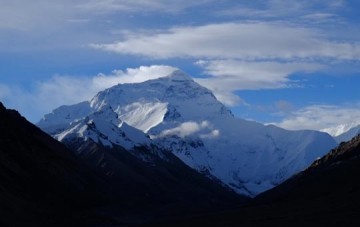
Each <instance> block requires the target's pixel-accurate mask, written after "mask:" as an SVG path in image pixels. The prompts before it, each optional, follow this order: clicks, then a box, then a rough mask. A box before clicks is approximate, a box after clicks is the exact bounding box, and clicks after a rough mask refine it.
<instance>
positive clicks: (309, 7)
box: [217, 0, 345, 20]
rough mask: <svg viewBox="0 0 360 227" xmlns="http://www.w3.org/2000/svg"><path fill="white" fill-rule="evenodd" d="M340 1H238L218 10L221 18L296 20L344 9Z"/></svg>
mask: <svg viewBox="0 0 360 227" xmlns="http://www.w3.org/2000/svg"><path fill="white" fill-rule="evenodd" d="M344 5H345V4H344V1H342V0H313V1H307V0H267V1H242V2H241V1H239V2H238V4H237V5H235V6H233V7H231V8H227V9H223V10H220V11H219V12H218V13H217V14H218V15H221V16H239V17H242V18H244V17H245V18H253V19H257V20H258V19H260V18H265V19H274V18H296V17H299V16H302V15H305V14H308V13H310V12H316V11H320V12H328V11H334V10H337V9H341V8H343V7H344Z"/></svg>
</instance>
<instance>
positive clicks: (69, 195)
mask: <svg viewBox="0 0 360 227" xmlns="http://www.w3.org/2000/svg"><path fill="white" fill-rule="evenodd" d="M0 126H1V127H0V226H29V225H30V226H54V225H58V226H69V225H71V226H79V225H80V226H89V225H91V226H93V225H95V226H97V225H98V226H108V225H112V224H113V225H120V224H137V223H144V222H147V221H150V220H159V219H161V218H163V217H164V216H166V217H168V216H181V215H191V214H196V213H201V212H209V211H213V210H218V209H222V208H226V207H229V205H231V204H232V203H241V202H244V201H245V200H246V198H242V197H240V196H238V195H237V194H235V193H234V192H232V191H229V190H228V189H227V188H225V187H223V186H221V185H220V184H217V183H215V182H213V181H211V180H210V179H208V178H206V177H205V176H203V175H201V174H199V173H198V172H196V171H195V170H193V169H191V168H190V167H188V166H186V165H185V164H184V163H183V162H182V161H180V160H179V159H178V158H176V156H174V155H173V154H172V153H171V152H166V151H161V154H162V155H163V157H161V158H159V156H158V155H157V152H156V150H154V151H151V150H149V149H148V148H145V147H137V148H136V149H135V150H133V151H132V152H137V153H138V155H136V156H134V155H132V154H131V153H130V152H129V151H127V150H125V149H124V148H122V147H120V146H114V147H112V148H106V147H104V146H101V145H99V144H96V143H94V142H93V141H91V140H88V141H72V144H68V145H69V146H70V147H71V148H72V151H70V150H68V149H67V148H66V147H65V146H64V145H63V144H61V143H59V142H57V141H56V140H54V139H53V138H51V137H50V136H48V135H47V134H45V133H44V132H42V131H41V130H40V129H38V128H37V127H36V126H34V125H32V124H31V123H29V122H28V121H26V119H25V118H23V117H21V116H20V114H19V113H18V112H16V111H14V110H6V109H5V108H4V106H3V105H2V104H0ZM154 149H155V148H154ZM75 153H76V155H75ZM141 153H143V154H144V157H145V156H146V157H147V158H151V162H149V161H148V160H142V159H139V158H138V157H141ZM145 154H146V155H145Z"/></svg>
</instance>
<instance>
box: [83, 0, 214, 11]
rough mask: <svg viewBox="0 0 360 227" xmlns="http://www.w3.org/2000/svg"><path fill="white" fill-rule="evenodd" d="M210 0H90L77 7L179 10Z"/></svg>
mask: <svg viewBox="0 0 360 227" xmlns="http://www.w3.org/2000/svg"><path fill="white" fill-rule="evenodd" d="M210 1H212V0H200V1H183V0H136V1H134V0H90V1H86V2H84V3H82V4H79V5H78V6H77V8H79V9H83V10H90V11H95V12H102V13H106V12H116V11H127V12H149V11H158V12H168V13H169V12H170V13H174V12H181V11H183V10H185V9H187V8H191V7H194V6H198V5H202V4H205V3H208V2H210Z"/></svg>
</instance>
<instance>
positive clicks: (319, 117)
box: [273, 105, 360, 130]
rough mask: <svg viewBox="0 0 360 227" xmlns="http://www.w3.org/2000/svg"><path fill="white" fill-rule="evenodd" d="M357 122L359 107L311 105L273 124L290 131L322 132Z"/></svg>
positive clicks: (359, 112)
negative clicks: (308, 130)
mask: <svg viewBox="0 0 360 227" xmlns="http://www.w3.org/2000/svg"><path fill="white" fill-rule="evenodd" d="M359 120H360V108H359V105H352V106H334V105H312V106H308V107H305V108H303V109H300V110H297V111H295V112H293V113H292V114H291V115H290V116H288V117H287V118H285V119H284V120H282V121H281V122H278V123H273V124H275V125H277V126H280V127H282V128H286V129H291V130H299V129H314V130H322V129H326V128H332V127H335V126H338V125H339V124H349V123H352V122H355V121H357V122H358V121H359Z"/></svg>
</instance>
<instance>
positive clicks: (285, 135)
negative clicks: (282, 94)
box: [38, 71, 336, 197]
mask: <svg viewBox="0 0 360 227" xmlns="http://www.w3.org/2000/svg"><path fill="white" fill-rule="evenodd" d="M104 110H105V112H107V114H101V113H104ZM111 112H112V113H111ZM100 116H101V117H100ZM100 118H101V119H100ZM100 121H101V123H100ZM91 122H93V123H95V125H96V131H97V133H96V138H98V139H95V141H98V143H100V144H103V145H105V146H106V144H108V145H109V146H111V144H117V145H122V146H125V143H124V139H121V138H129V140H127V139H126V141H125V142H126V144H129V146H128V147H127V148H131V146H132V147H134V146H135V145H136V144H138V145H139V144H143V145H146V144H147V145H149V144H153V145H156V146H157V147H160V148H162V149H164V150H171V151H172V152H173V154H175V155H176V156H177V157H178V158H179V159H181V160H182V161H183V162H184V163H186V164H187V165H188V166H190V167H191V168H193V169H195V170H197V171H199V172H201V173H205V174H207V175H208V176H209V177H210V178H213V179H218V180H220V181H221V182H223V183H224V184H226V185H227V186H229V187H231V188H232V189H233V190H235V191H236V192H238V193H240V194H243V195H246V196H250V197H253V196H255V195H257V194H259V193H261V192H263V191H265V190H268V189H270V188H272V187H274V186H276V185H278V184H280V183H281V182H283V181H284V180H286V179H288V178H289V177H291V176H292V175H293V174H295V173H297V172H299V171H301V170H303V169H304V168H306V167H307V166H308V165H309V164H311V162H312V161H314V160H315V159H316V158H318V157H321V156H323V155H324V154H325V153H326V152H327V151H328V150H330V149H331V148H333V147H335V146H336V143H335V141H334V140H333V139H332V138H331V137H330V136H329V135H328V134H325V133H321V132H316V131H287V130H284V129H281V128H278V127H275V126H264V125H262V124H260V123H257V122H252V121H246V120H242V119H238V118H235V117H234V116H233V115H232V113H231V111H229V110H228V109H227V108H226V107H225V106H224V105H223V104H222V103H220V102H219V101H218V100H217V99H216V98H215V96H214V95H213V94H212V92H211V91H210V90H208V89H206V88H204V87H202V86H200V85H199V84H197V83H196V82H195V81H194V80H193V79H192V78H191V77H190V76H188V75H186V74H185V73H183V72H181V71H175V72H173V73H172V74H170V75H169V76H167V77H163V78H159V79H155V80H149V81H145V82H143V83H137V84H119V85H116V86H114V87H111V88H109V89H106V90H104V91H102V92H99V93H98V94H97V95H95V96H94V98H92V99H91V100H90V101H89V102H83V103H79V104H76V105H72V106H62V107H60V108H58V109H56V110H54V111H53V112H52V113H50V114H47V115H46V116H45V117H44V118H43V119H42V120H41V121H40V122H39V123H38V126H39V127H41V128H42V129H43V130H45V131H46V132H48V133H49V134H50V135H52V136H54V137H55V138H57V139H59V140H60V141H66V140H68V139H69V138H70V139H71V138H74V136H75V137H81V138H85V140H86V139H87V138H93V139H94V136H95V134H94V133H93V132H94V131H92V132H91V133H88V132H89V129H90V128H91V127H90V126H91ZM96 122H98V123H96ZM85 125H87V126H86V129H87V130H85V131H86V133H84V131H83V130H84V129H85V128H84V126H85ZM105 125H106V126H105ZM103 126H104V127H103ZM124 126H126V128H124ZM131 127H134V128H136V129H138V130H140V131H142V132H143V134H144V136H146V135H147V136H148V137H150V139H151V140H149V141H148V142H147V141H144V140H143V139H141V141H140V140H138V138H143V137H144V136H140V135H141V134H138V136H136V137H131V136H130V134H131V133H128V132H126V130H130V129H131ZM100 128H101V129H100ZM105 128H106V130H105ZM132 131H134V130H133V129H132ZM145 134H146V135H145ZM118 135H123V136H121V137H119V136H118ZM130 137H131V138H130ZM115 138H118V141H116V139H115Z"/></svg>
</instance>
